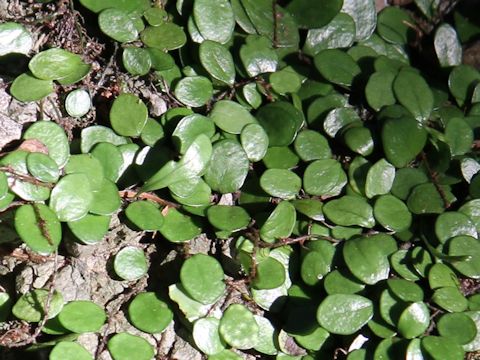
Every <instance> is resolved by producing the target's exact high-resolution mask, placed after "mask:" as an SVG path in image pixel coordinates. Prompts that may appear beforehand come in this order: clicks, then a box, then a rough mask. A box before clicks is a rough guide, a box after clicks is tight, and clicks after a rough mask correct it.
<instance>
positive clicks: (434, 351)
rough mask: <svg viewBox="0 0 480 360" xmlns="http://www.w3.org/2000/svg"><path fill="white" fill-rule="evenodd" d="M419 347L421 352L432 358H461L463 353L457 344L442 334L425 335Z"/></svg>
mask: <svg viewBox="0 0 480 360" xmlns="http://www.w3.org/2000/svg"><path fill="white" fill-rule="evenodd" d="M421 348H422V353H423V354H425V355H427V356H428V357H430V358H431V359H434V360H437V359H438V360H440V359H442V360H462V359H463V358H464V355H465V353H464V351H463V349H462V347H461V346H460V345H459V344H457V343H456V342H455V341H454V340H453V339H450V338H446V337H443V336H425V337H424V338H422V343H421Z"/></svg>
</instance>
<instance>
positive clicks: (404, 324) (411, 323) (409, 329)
mask: <svg viewBox="0 0 480 360" xmlns="http://www.w3.org/2000/svg"><path fill="white" fill-rule="evenodd" d="M429 324H430V312H429V310H428V307H427V305H425V303H423V302H414V303H412V304H410V305H409V306H408V307H407V308H406V309H405V310H404V311H403V312H402V314H401V315H400V318H399V320H398V331H399V332H400V334H402V336H403V337H405V338H407V339H413V338H415V337H417V336H420V335H421V334H423V333H424V332H425V330H427V328H428V326H429Z"/></svg>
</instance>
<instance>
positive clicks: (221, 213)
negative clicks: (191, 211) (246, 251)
mask: <svg viewBox="0 0 480 360" xmlns="http://www.w3.org/2000/svg"><path fill="white" fill-rule="evenodd" d="M207 218H208V221H209V222H210V224H212V225H213V226H215V228H217V229H219V230H223V231H238V230H241V229H243V228H245V227H247V225H248V224H249V223H250V215H248V213H247V212H246V211H245V210H244V209H243V208H242V207H240V206H228V205H213V206H211V207H209V208H208V210H207Z"/></svg>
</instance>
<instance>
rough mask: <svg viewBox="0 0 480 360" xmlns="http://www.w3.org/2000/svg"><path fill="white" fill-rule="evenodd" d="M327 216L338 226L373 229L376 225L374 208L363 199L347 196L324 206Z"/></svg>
mask: <svg viewBox="0 0 480 360" xmlns="http://www.w3.org/2000/svg"><path fill="white" fill-rule="evenodd" d="M323 212H324V214H325V216H326V217H327V218H328V219H329V220H330V221H332V222H333V223H335V224H337V225H342V226H352V225H357V226H362V227H365V228H372V227H373V226H374V225H375V219H374V217H373V210H372V207H371V206H370V205H369V204H368V203H367V202H366V201H365V200H364V199H363V198H359V197H356V196H351V195H346V196H343V197H341V198H340V199H336V200H331V201H329V202H328V203H326V204H325V205H324V206H323Z"/></svg>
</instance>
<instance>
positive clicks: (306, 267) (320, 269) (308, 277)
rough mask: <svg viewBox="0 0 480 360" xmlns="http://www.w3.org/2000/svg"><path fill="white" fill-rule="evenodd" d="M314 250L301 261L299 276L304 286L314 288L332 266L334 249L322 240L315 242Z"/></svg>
mask: <svg viewBox="0 0 480 360" xmlns="http://www.w3.org/2000/svg"><path fill="white" fill-rule="evenodd" d="M315 244H318V245H316V246H315V249H312V250H311V251H309V252H308V253H307V254H306V255H305V256H304V257H303V259H302V265H301V268H300V275H301V276H302V280H303V281H304V282H305V284H307V285H310V286H315V285H317V284H318V282H319V281H320V280H321V279H323V277H324V276H325V275H327V274H328V273H329V272H330V270H331V266H332V262H333V256H334V254H335V248H334V247H333V245H332V244H330V243H329V242H327V241H324V240H317V241H316V242H315Z"/></svg>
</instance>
